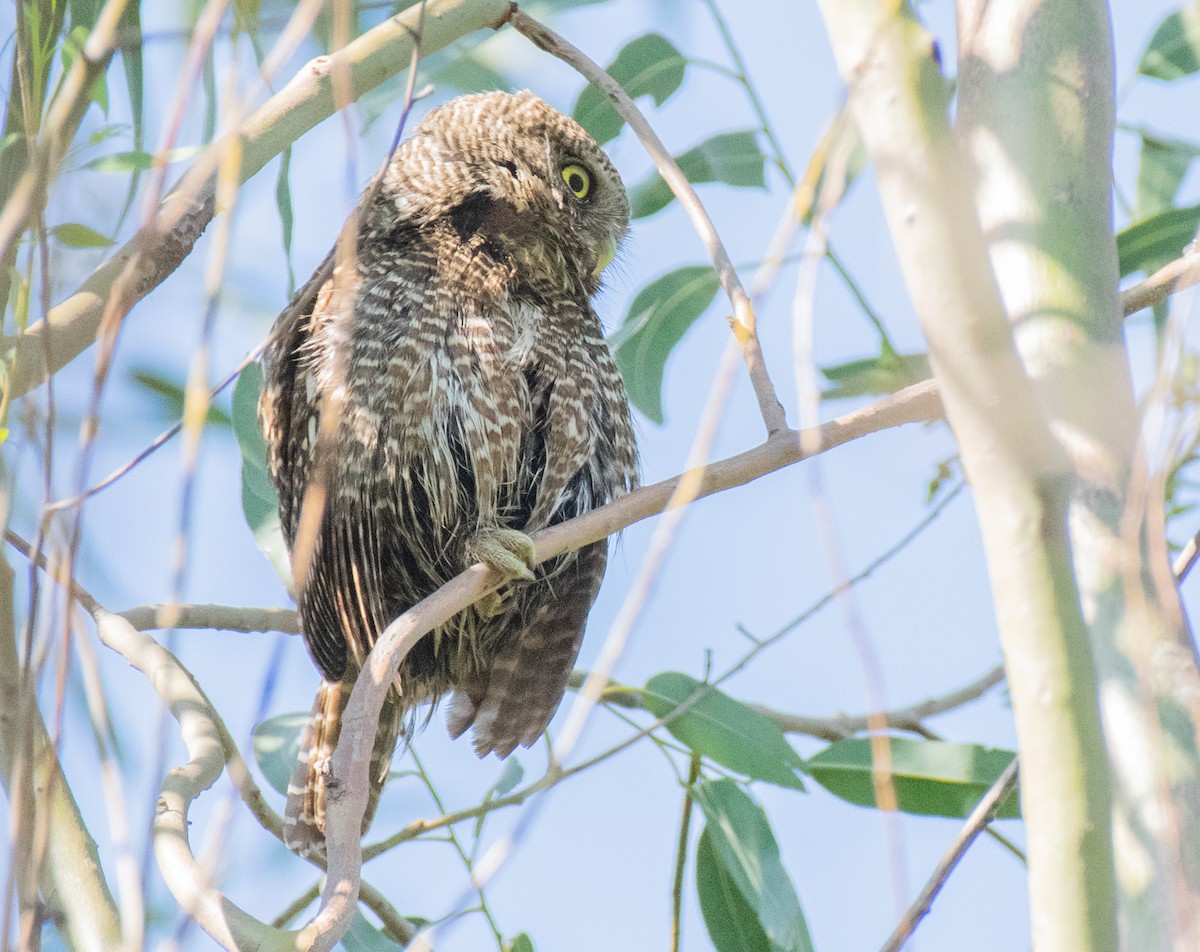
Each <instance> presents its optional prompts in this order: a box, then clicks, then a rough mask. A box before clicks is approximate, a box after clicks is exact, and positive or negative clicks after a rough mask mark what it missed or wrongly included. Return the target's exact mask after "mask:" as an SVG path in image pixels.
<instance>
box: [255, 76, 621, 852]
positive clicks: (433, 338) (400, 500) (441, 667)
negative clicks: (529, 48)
mask: <svg viewBox="0 0 1200 952" xmlns="http://www.w3.org/2000/svg"><path fill="white" fill-rule="evenodd" d="M627 225H628V204H627V201H626V197H625V192H624V188H623V186H622V184H621V180H620V177H619V176H618V175H617V172H616V170H615V169H614V168H613V167H612V165H611V163H610V162H609V160H608V158H607V156H605V155H604V153H603V152H602V151H601V150H600V149H599V148H598V147H597V146H596V144H595V143H594V142H593V141H592V140H591V138H590V137H588V135H587V134H586V133H585V132H584V131H583V130H582V129H581V128H580V127H579V126H578V125H577V124H576V123H575V122H573V121H572V120H570V119H568V118H566V117H565V116H562V115H561V114H559V113H558V112H556V111H555V110H553V109H551V108H550V107H549V106H547V105H546V104H545V103H544V102H542V101H541V100H540V99H538V98H537V97H536V96H534V95H532V94H531V93H528V92H523V93H518V94H516V95H510V94H507V93H486V94H482V95H476V96H464V97H461V98H459V99H456V100H454V101H452V102H450V103H449V104H447V105H445V106H443V107H441V108H439V109H436V110H434V111H433V112H431V113H430V114H429V115H428V116H427V117H426V119H425V120H424V121H423V122H422V123H421V125H420V126H419V127H418V128H417V129H416V130H415V132H414V134H413V137H412V138H411V139H409V140H408V141H407V142H405V143H403V144H402V145H401V146H400V148H399V149H398V150H397V152H396V155H395V157H394V160H393V162H392V163H391V165H390V167H389V169H388V172H387V174H386V176H385V178H384V181H383V183H382V186H381V188H380V189H379V190H378V192H377V193H376V195H375V196H374V199H373V201H372V202H371V204H370V207H368V208H367V209H366V212H365V215H364V218H363V222H362V225H361V228H360V231H359V235H358V245H357V258H356V280H355V281H351V282H347V281H340V280H338V278H339V276H335V275H333V274H332V267H331V262H332V255H331V258H330V259H329V260H327V262H326V263H325V265H323V266H322V269H320V270H319V271H318V273H317V275H316V276H315V277H314V279H313V280H312V281H310V282H309V284H308V285H307V286H306V287H305V288H303V289H302V290H301V291H300V293H299V294H297V295H296V297H295V298H294V299H293V301H292V302H291V304H290V305H289V306H288V308H287V309H286V310H285V311H284V312H283V314H281V315H280V317H279V320H278V321H277V322H276V334H275V338H274V341H273V343H272V345H271V347H270V348H269V349H268V351H267V354H266V355H265V358H264V361H265V365H266V386H265V389H264V393H263V398H262V402H261V405H260V415H261V418H262V423H263V428H264V432H265V435H266V440H267V447H268V457H269V463H270V470H271V476H272V479H273V480H274V481H275V484H276V486H277V487H278V490H279V498H280V515H281V519H282V523H283V529H284V534H285V536H286V538H287V541H288V544H289V546H294V545H295V542H296V538H297V533H298V531H299V523H300V517H301V510H302V508H303V505H304V500H305V496H306V493H308V492H309V490H310V488H311V487H310V484H311V483H312V482H313V481H314V480H315V476H316V473H317V472H318V469H317V467H316V466H315V464H314V451H315V450H316V448H317V443H318V441H317V434H318V431H319V430H320V422H321V421H320V414H321V412H322V406H323V405H324V406H325V407H329V406H332V405H334V404H336V405H338V406H339V419H338V420H337V421H336V426H335V427H333V428H331V431H330V432H331V433H332V438H331V439H326V440H325V442H323V443H322V444H321V446H320V452H321V453H322V454H325V453H327V454H328V456H327V457H323V458H324V459H326V460H327V465H325V464H322V467H321V468H320V472H322V473H325V474H326V475H327V477H328V478H327V480H326V485H325V487H324V488H325V489H326V490H327V497H326V501H325V505H324V510H323V517H322V519H321V522H320V527H319V529H318V530H317V532H316V537H315V540H314V544H313V550H312V557H311V560H310V562H309V565H308V567H307V573H304V574H305V578H306V583H305V585H304V586H303V588H302V590H301V591H299V592H298V593H297V601H298V605H299V608H300V614H301V619H302V622H303V627H304V633H305V641H306V643H307V645H308V647H309V650H310V652H311V654H312V656H313V659H314V661H315V662H316V664H317V666H318V667H319V668H320V669H321V673H322V675H323V677H324V679H325V681H324V683H323V685H322V689H321V691H320V693H319V694H318V697H317V701H316V703H315V705H314V718H313V722H312V723H311V724H310V727H309V730H308V731H307V732H306V737H305V742H304V745H303V746H304V748H305V749H304V750H303V751H302V757H301V763H300V764H299V765H298V767H297V774H296V783H295V784H294V790H293V791H292V795H291V796H289V808H288V814H287V820H288V825H289V828H288V844H289V846H291V847H292V848H293V849H296V850H299V851H306V850H320V849H321V848H322V846H323V839H324V835H323V830H324V807H323V786H322V784H323V773H322V771H323V769H325V768H326V765H327V763H328V758H329V756H330V754H331V752H332V747H333V744H334V743H335V742H336V738H337V733H338V731H339V730H340V715H341V710H342V707H343V706H344V704H345V700H346V697H347V696H348V693H349V692H348V685H349V684H350V683H352V682H353V679H354V677H355V675H356V674H357V672H358V670H359V668H360V666H361V664H362V662H363V659H364V658H365V657H366V653H367V652H368V651H369V650H370V647H371V645H372V644H373V643H374V641H375V639H376V637H377V636H378V635H379V633H380V632H381V631H382V630H383V628H384V627H385V626H386V625H387V624H388V622H390V621H391V620H392V619H393V618H395V617H396V616H398V615H399V614H401V613H402V612H403V611H404V610H405V609H407V608H409V607H410V606H411V605H413V604H414V603H415V602H417V601H419V600H420V599H421V598H423V597H425V596H426V595H428V594H430V593H431V592H433V591H434V590H435V589H436V588H438V587H439V586H440V585H442V584H443V583H444V582H446V581H447V580H449V579H450V578H452V577H453V576H454V575H456V574H458V573H459V572H460V571H462V570H463V569H464V568H466V567H467V566H468V565H470V564H472V563H473V562H475V561H479V560H480V559H481V558H482V559H484V560H487V561H490V562H493V564H511V563H512V562H513V555H514V554H515V555H516V556H517V557H518V558H520V557H521V556H522V555H523V554H525V553H524V550H523V549H522V539H523V536H521V535H520V533H529V532H533V531H536V530H537V529H541V528H544V527H545V526H548V525H551V524H553V523H556V522H560V521H563V520H565V519H569V518H571V517H573V516H575V515H578V514H580V513H583V512H586V511H587V510H589V509H592V508H594V507H596V506H599V505H603V504H604V503H606V502H608V501H609V500H611V499H612V498H614V497H616V496H618V495H620V494H622V493H624V492H626V491H628V490H629V489H630V488H631V487H632V486H633V485H634V484H635V481H636V472H637V457H636V449H635V446H634V440H633V431H632V426H631V423H630V419H629V410H628V406H627V402H626V397H625V391H624V387H623V386H622V383H621V379H620V376H619V374H618V372H617V369H616V366H615V364H614V362H613V359H612V355H611V353H610V351H609V348H608V345H607V343H606V342H605V340H604V337H603V334H602V331H601V327H600V323H599V320H598V319H597V317H596V314H595V312H594V311H593V310H592V308H591V305H590V303H589V302H590V298H591V297H592V295H594V294H595V293H596V291H597V290H598V289H599V284H600V279H599V272H600V270H601V269H602V268H603V266H604V265H605V264H606V263H607V261H608V260H609V259H610V258H611V256H612V253H613V251H614V250H615V247H616V244H617V243H618V242H619V241H620V239H621V238H622V236H623V235H624V233H625V231H626V228H627ZM345 285H348V286H349V287H350V289H351V290H349V291H345V292H343V290H342V288H343V286H345ZM340 293H352V294H353V295H354V298H353V306H352V307H346V308H342V307H340V306H339V300H338V296H339V294H340ZM331 398H333V401H332V402H331ZM323 401H324V403H323ZM327 422H328V421H327ZM525 557H527V555H525ZM606 557H607V547H606V545H605V544H604V543H603V542H601V543H596V544H594V545H591V546H588V547H586V548H584V549H581V550H580V551H578V552H574V553H569V554H567V555H564V556H561V557H559V558H557V559H554V560H552V561H551V562H548V563H545V564H543V565H541V566H538V567H537V569H536V570H535V572H534V573H533V575H532V576H531V578H530V580H524V579H516V580H514V581H513V582H511V583H509V584H508V585H506V586H505V588H504V589H502V590H501V592H500V593H498V595H497V596H495V597H492V598H490V599H488V600H487V601H485V602H483V603H481V604H480V605H477V606H475V607H474V608H473V609H470V610H468V611H466V612H463V613H461V614H460V615H459V616H458V617H456V618H454V619H453V620H452V621H450V622H449V623H447V624H446V625H444V626H443V627H442V628H441V629H439V630H437V631H435V632H433V633H431V634H430V635H429V636H428V637H426V638H425V639H423V640H422V641H421V642H420V643H419V644H418V645H417V647H416V648H415V649H414V651H413V652H412V653H411V654H410V656H409V657H408V658H407V659H406V660H405V662H404V664H403V665H402V666H401V668H400V671H399V673H398V676H397V680H396V685H395V689H394V691H393V693H392V695H391V700H390V702H389V704H388V706H387V707H386V708H385V712H384V716H383V719H382V721H381V725H380V736H379V739H378V740H377V743H376V749H375V762H374V763H373V765H372V771H371V774H372V778H373V779H372V782H373V784H375V786H374V788H373V790H372V797H371V804H370V807H369V809H368V815H367V818H366V820H365V821H364V822H365V823H369V822H370V817H371V814H372V812H373V810H374V804H375V801H376V800H377V797H378V792H379V785H380V784H381V783H382V780H383V778H385V777H386V775H387V769H388V764H389V763H390V759H391V754H392V749H393V747H394V746H395V742H396V739H397V737H399V736H400V735H401V734H402V733H403V732H404V731H405V730H411V725H412V712H413V710H414V708H415V707H416V706H417V705H419V704H422V703H425V702H434V703H436V701H437V700H438V699H439V698H441V697H442V696H443V695H444V694H446V693H447V692H453V693H454V699H453V703H452V704H451V706H450V710H449V716H448V727H449V730H450V733H451V734H452V735H453V736H455V737H457V736H458V735H459V734H462V733H463V732H464V731H466V730H467V729H468V728H470V727H473V728H474V746H475V750H476V752H477V753H478V754H479V755H480V756H484V755H486V754H488V753H490V752H493V751H494V752H496V753H497V754H498V755H499V756H500V757H505V756H507V755H508V754H509V753H511V752H512V750H513V749H514V748H515V747H517V746H518V745H525V746H528V745H529V744H532V743H533V742H534V741H535V740H537V738H538V736H539V735H540V734H541V733H542V731H543V730H545V727H546V725H547V724H548V723H549V721H550V718H551V717H552V716H553V714H554V711H555V710H556V709H557V707H558V705H559V702H560V701H561V699H562V694H563V691H564V689H565V686H566V679H567V676H568V674H569V673H570V670H571V666H572V664H573V663H574V660H575V657H576V655H577V654H578V651H579V644H580V639H581V638H582V635H583V628H584V624H585V622H586V618H587V613H588V610H589V609H590V607H591V604H592V601H593V600H594V598H595V595H596V592H597V590H598V588H599V585H600V581H601V578H602V577H603V574H604V568H605V561H606ZM516 568H517V569H518V570H521V571H523V574H526V575H528V574H529V573H528V570H527V569H523V567H522V566H520V564H519V563H517V565H516ZM406 715H407V720H405V717H406Z"/></svg>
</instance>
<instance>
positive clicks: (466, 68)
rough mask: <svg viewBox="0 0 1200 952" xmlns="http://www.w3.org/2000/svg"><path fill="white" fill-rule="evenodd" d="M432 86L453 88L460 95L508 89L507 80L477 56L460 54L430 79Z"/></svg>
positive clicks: (468, 53)
mask: <svg viewBox="0 0 1200 952" xmlns="http://www.w3.org/2000/svg"><path fill="white" fill-rule="evenodd" d="M430 79H431V81H432V82H433V84H434V86H453V87H454V88H455V89H456V90H457V91H458V92H460V93H484V92H490V91H491V90H493V89H508V88H509V81H508V78H507V77H506V76H505V75H504V74H503V73H501V72H499V71H498V70H496V69H495V68H493V67H492V66H489V65H488V64H487V63H485V62H484V61H483V60H482V59H480V58H479V57H478V56H477V55H475V54H473V53H470V52H461V53H459V55H457V56H454V57H452V58H450V59H448V60H447V62H446V65H445V66H443V67H441V69H439V70H437V71H436V72H435V73H434V74H433V76H431V77H430Z"/></svg>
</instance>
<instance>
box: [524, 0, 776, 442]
mask: <svg viewBox="0 0 1200 952" xmlns="http://www.w3.org/2000/svg"><path fill="white" fill-rule="evenodd" d="M508 22H509V23H510V24H512V26H513V27H514V28H515V29H516V30H517V31H518V32H520V33H521V34H523V35H524V36H525V37H526V38H527V39H528V40H529V41H530V42H531V43H533V44H534V45H535V46H537V47H539V48H540V49H543V50H545V51H546V52H547V53H549V54H551V55H552V56H556V57H558V58H559V59H560V60H562V61H563V62H564V63H566V64H567V65H569V66H572V67H573V68H574V69H575V70H577V71H578V72H579V73H580V74H581V75H582V76H583V77H584V78H585V79H587V80H589V81H590V82H592V83H594V84H595V85H596V86H597V87H598V88H599V89H600V90H601V91H602V92H603V93H604V95H605V96H607V97H608V99H609V101H610V102H611V103H612V105H613V108H614V109H616V111H617V113H618V114H619V115H620V116H621V118H622V119H624V120H625V122H627V123H628V124H629V128H631V129H632V130H633V131H634V132H635V133H637V137H638V139H640V140H641V143H642V147H643V148H644V149H645V150H646V153H647V154H648V155H649V156H650V158H651V160H653V162H654V165H655V167H656V168H657V169H658V173H659V175H661V176H662V178H663V181H664V182H666V183H667V185H668V186H670V189H671V191H672V192H674V193H675V197H676V198H678V199H679V203H680V204H681V205H682V206H683V208H684V210H685V211H687V213H688V217H689V218H691V220H692V227H694V228H695V229H696V234H697V235H699V236H700V240H701V241H702V242H703V243H704V247H705V249H706V250H707V251H708V255H709V257H710V258H712V262H713V267H714V268H715V269H716V272H717V277H718V278H720V281H721V287H723V288H724V289H725V293H726V295H728V297H729V301H730V303H731V304H732V305H733V318H732V319H731V320H730V324H731V325H732V328H733V333H734V336H735V337H737V339H738V342H739V343H740V344H741V345H742V355H743V357H744V358H745V361H746V370H747V371H748V372H749V374H750V382H751V383H752V384H753V386H754V395H755V396H756V397H757V398H758V409H759V413H761V414H762V419H763V423H764V424H765V425H766V428H767V435H768V436H773V435H774V434H775V433H778V432H781V431H783V430H784V429H786V427H787V419H786V418H785V416H784V412H783V406H782V404H780V402H779V397H778V395H777V394H776V393H775V387H774V385H773V384H772V383H771V377H770V374H769V373H768V372H767V365H766V361H765V360H764V359H763V354H762V348H761V347H760V346H759V342H758V332H757V330H756V325H757V319H756V317H755V314H754V306H753V304H752V303H751V301H750V296H749V295H748V294H747V293H746V289H745V288H743V287H742V282H741V279H740V278H739V277H738V275H737V270H736V269H735V268H734V266H733V262H732V261H730V260H729V255H728V254H727V253H726V251H725V246H724V245H723V244H722V243H721V239H720V236H719V235H718V234H717V229H716V226H714V225H713V223H712V219H711V218H709V217H708V212H707V211H705V208H704V205H703V203H701V201H700V197H699V196H698V195H697V194H696V191H695V189H693V188H692V184H691V183H690V182H689V181H688V180H687V176H686V175H684V174H683V172H682V171H681V170H680V168H679V166H678V164H676V162H675V159H674V158H672V156H671V153H670V152H669V151H668V150H667V147H666V146H665V145H663V143H662V140H661V139H660V138H659V137H658V134H657V133H656V132H655V131H654V129H653V128H651V126H650V123H648V122H647V121H646V117H645V116H643V115H642V113H641V111H640V110H639V109H638V107H637V106H635V105H634V104H633V100H632V99H630V98H629V96H628V94H627V93H626V92H625V90H624V89H622V88H621V85H620V84H619V83H618V82H617V81H616V80H614V79H613V78H612V77H611V76H609V75H608V73H606V72H605V71H604V70H603V69H601V68H600V66H599V65H598V64H597V63H596V62H594V61H593V60H592V59H590V58H589V57H588V56H587V54H586V53H584V52H583V51H582V50H580V49H578V48H577V47H575V46H573V45H572V44H571V43H569V42H567V40H565V39H563V38H562V37H561V36H559V35H558V34H557V33H555V32H554V31H553V30H551V29H550V28H549V27H546V26H544V25H543V24H541V23H539V22H538V21H537V20H535V19H533V18H532V17H530V16H529V15H528V14H526V13H524V12H522V11H521V10H518V9H517V6H516V4H513V7H512V13H511V14H510V15H509V18H508Z"/></svg>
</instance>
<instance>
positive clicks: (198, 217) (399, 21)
mask: <svg viewBox="0 0 1200 952" xmlns="http://www.w3.org/2000/svg"><path fill="white" fill-rule="evenodd" d="M508 9H509V5H508V3H507V2H506V0H431V2H430V3H429V4H428V7H427V9H426V13H425V22H424V25H423V27H422V41H421V51H422V53H423V54H428V53H431V52H433V51H435V50H438V49H441V48H442V47H443V46H446V45H447V44H448V43H451V42H453V41H454V40H457V39H459V38H460V37H462V36H465V35H466V34H468V33H471V32H473V31H475V30H479V29H484V28H492V29H495V28H497V27H499V25H500V24H501V22H502V21H503V19H504V17H505V16H506V15H507V13H508ZM419 14H420V9H419V7H418V6H414V7H412V8H411V9H409V10H408V11H406V12H405V13H403V14H401V15H399V16H395V17H391V18H389V19H388V20H386V21H384V22H383V23H381V24H380V25H379V26H377V27H375V28H374V29H371V30H368V31H367V32H366V33H364V34H363V35H362V36H360V37H358V38H357V39H355V40H354V41H353V42H351V43H350V44H348V45H347V46H346V47H345V48H343V49H342V50H339V51H338V52H336V53H333V54H331V55H329V56H321V57H318V58H317V59H315V60H313V61H312V62H310V63H308V64H307V65H306V66H304V67H303V68H302V69H301V70H300V71H299V72H298V73H297V74H296V76H295V77H294V78H293V79H292V80H291V82H289V83H288V84H287V86H285V87H284V88H283V89H282V90H280V92H279V93H277V94H276V95H274V96H272V97H271V98H270V99H269V100H268V101H267V102H266V103H265V104H264V105H263V106H262V107H261V108H259V109H258V110H257V111H256V112H255V113H254V114H253V115H252V116H250V117H249V118H248V119H247V120H246V121H245V122H244V123H243V124H242V125H241V126H240V127H239V128H238V130H237V131H236V132H234V133H232V135H233V136H234V137H236V139H237V140H238V142H239V146H240V149H241V154H242V166H241V169H240V171H239V173H238V177H237V179H238V183H239V184H242V183H244V182H246V181H247V180H248V179H249V178H251V177H252V176H253V175H255V174H256V173H257V172H259V171H260V170H261V169H262V168H263V166H264V165H266V164H267V162H269V161H270V160H271V159H273V158H274V157H275V156H277V155H278V154H279V153H280V152H282V151H283V150H284V149H285V148H287V146H289V145H291V144H292V143H293V142H295V141H296V140H297V139H299V138H300V136H302V135H304V133H306V132H308V131H309V130H310V129H312V128H313V127H314V126H316V125H317V124H318V123H319V122H321V121H322V120H324V119H327V118H328V117H329V116H331V115H333V113H334V95H333V82H332V75H333V72H334V71H335V69H342V70H344V71H345V72H346V73H347V74H348V75H349V77H350V82H351V86H352V90H353V96H354V98H357V97H359V96H361V95H362V94H363V93H365V92H367V91H368V90H370V89H373V88H375V87H376V86H378V85H379V84H380V83H382V82H383V81H384V80H386V79H388V78H390V77H391V76H394V75H396V74H397V73H398V72H400V71H401V70H402V69H404V68H405V67H406V66H408V64H409V62H410V59H411V56H412V51H413V35H414V30H415V27H416V23H417V19H418V17H419ZM227 145H228V141H227V139H221V140H219V141H218V142H215V143H213V145H212V146H210V147H209V149H207V150H205V153H204V155H203V156H201V158H200V159H198V160H197V162H196V163H195V164H194V165H193V166H192V167H191V168H190V169H189V170H188V171H187V172H186V173H185V174H184V175H183V177H182V179H180V181H179V183H178V184H177V185H176V186H175V188H174V189H172V191H171V193H170V194H169V195H167V196H166V198H164V199H163V201H162V202H161V203H160V204H159V206H158V211H157V213H156V214H155V216H154V217H153V218H152V219H151V220H150V222H149V223H148V224H147V225H146V226H145V227H144V228H142V229H141V230H140V231H139V232H138V233H137V234H136V235H135V236H134V237H133V238H132V239H130V240H129V241H128V242H126V243H125V245H124V246H123V247H122V248H121V250H120V251H118V252H117V253H116V254H114V255H113V256H112V257H111V258H109V259H108V260H107V261H106V262H104V264H102V265H101V266H100V267H99V268H97V269H96V270H95V271H94V272H93V273H92V275H91V276H90V277H89V278H88V279H87V280H86V281H85V282H84V283H83V284H82V285H81V286H80V288H79V290H77V291H76V292H75V293H74V294H73V295H71V296H70V297H69V298H67V299H66V300H65V301H63V302H61V303H60V304H58V305H56V306H55V307H53V308H51V310H50V313H49V315H48V317H47V319H46V320H45V321H39V322H38V323H36V324H34V325H33V326H31V327H30V328H29V329H28V330H27V331H26V332H25V333H23V334H21V335H19V336H17V337H15V338H8V339H7V341H5V342H4V344H5V345H6V346H7V347H10V348H15V349H16V359H15V366H14V370H13V375H12V378H11V390H12V396H13V397H17V396H20V395H21V394H23V393H26V392H28V391H29V390H31V389H33V388H34V387H36V386H38V385H39V384H41V383H42V382H44V381H45V379H46V378H47V377H48V376H49V375H51V374H53V373H54V372H55V371H57V370H59V369H61V368H62V367H63V366H65V365H66V364H67V363H69V362H70V361H71V360H73V359H74V358H75V357H77V356H78V355H79V354H80V353H82V352H83V351H84V350H85V349H86V348H87V347H88V346H89V345H90V344H91V343H92V342H93V341H94V340H95V338H96V333H97V331H98V330H99V327H100V320H101V318H102V317H103V315H104V309H105V304H106V302H107V301H108V298H109V296H110V294H111V292H112V290H113V286H114V284H115V283H116V282H117V280H118V278H120V277H121V275H122V273H123V272H124V271H125V269H126V266H127V265H128V264H129V262H130V261H131V260H132V259H133V258H134V257H135V256H136V257H137V258H138V259H139V267H138V269H137V273H136V275H133V276H132V278H131V279H130V280H129V281H128V283H127V284H126V286H125V287H124V288H123V295H124V298H125V300H124V301H123V304H124V305H125V307H126V309H127V308H129V307H132V306H133V305H134V304H136V303H137V302H138V301H140V300H141V299H142V298H144V297H145V296H146V295H147V294H149V293H150V292H151V291H152V290H154V288H156V287H158V285H159V284H161V283H162V282H163V281H165V280H166V279H167V277H168V276H169V275H170V274H171V273H172V272H173V271H174V270H175V269H176V268H178V267H179V265H180V264H181V263H182V262H183V260H184V258H186V257H187V256H188V255H189V254H190V253H191V250H192V247H193V246H194V245H195V243H196V241H197V240H198V239H199V238H200V235H201V234H203V232H204V229H205V228H206V227H207V226H208V223H209V222H210V221H211V220H212V218H213V215H214V214H215V211H216V197H215V196H216V173H215V161H216V158H215V157H216V156H218V155H221V154H224V148H225V146H227ZM47 330H49V333H48V332H47ZM44 337H45V338H48V340H46V341H43V338H44ZM47 351H48V359H49V365H48V366H47V364H46V361H45V360H43V356H44V355H45V354H46V352H47Z"/></svg>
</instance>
